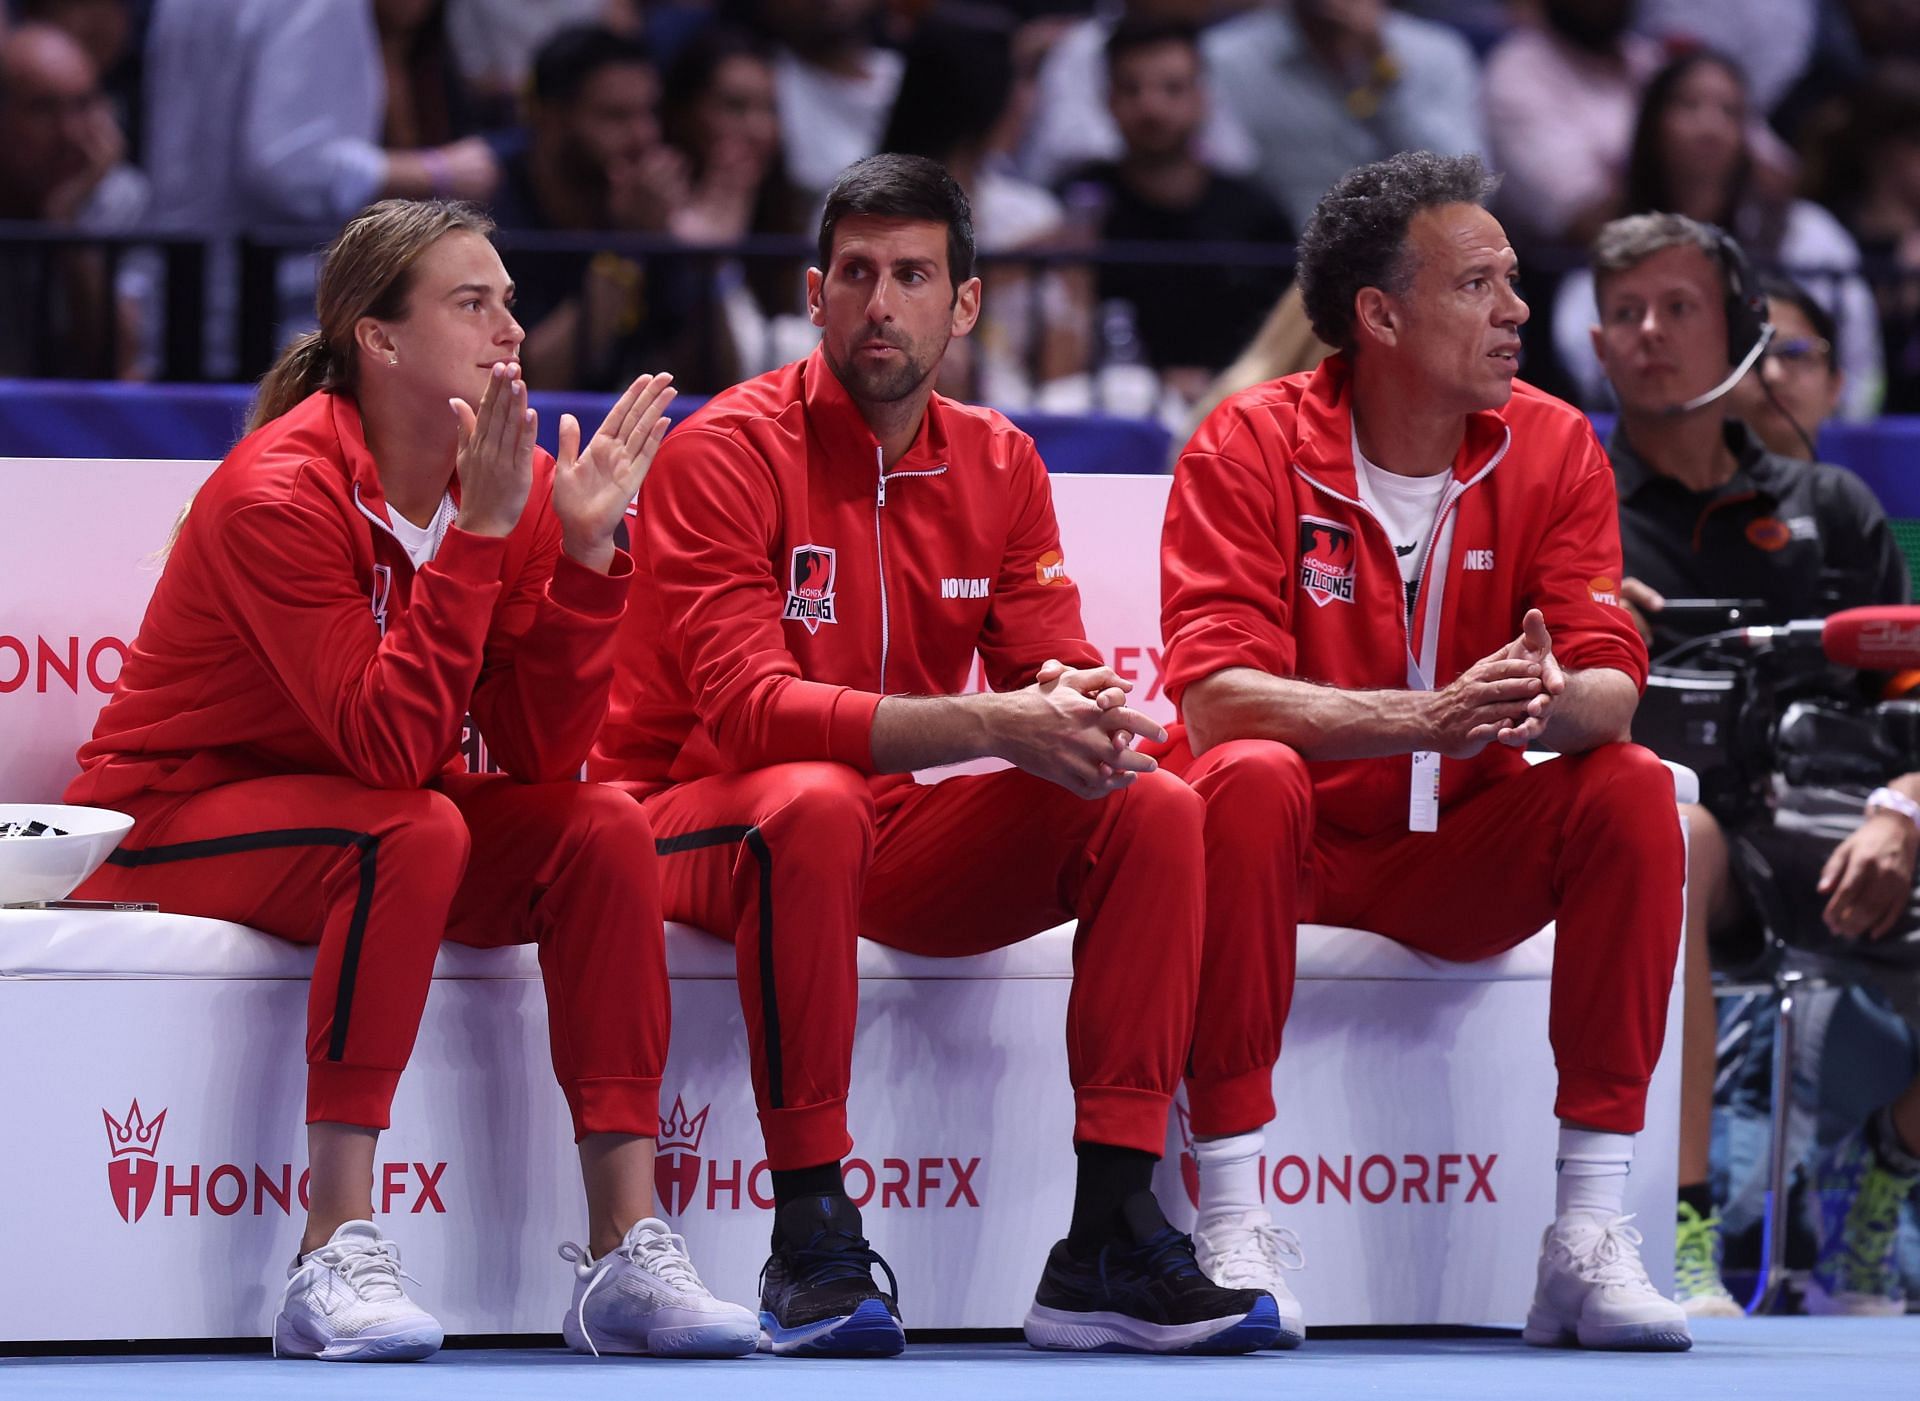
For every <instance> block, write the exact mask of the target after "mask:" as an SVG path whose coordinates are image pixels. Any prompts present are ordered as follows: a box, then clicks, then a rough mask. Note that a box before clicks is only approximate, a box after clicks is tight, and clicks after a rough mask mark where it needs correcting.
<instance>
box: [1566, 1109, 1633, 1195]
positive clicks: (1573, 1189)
mask: <svg viewBox="0 0 1920 1401" xmlns="http://www.w3.org/2000/svg"><path fill="white" fill-rule="evenodd" d="M1632 1166H1633V1135H1632V1134H1630V1133H1597V1132H1595V1131H1594V1130H1592V1129H1570V1128H1568V1127H1566V1126H1565V1125H1564V1124H1563V1125H1561V1128H1560V1151H1559V1153H1558V1155H1557V1161H1556V1162H1555V1163H1554V1167H1555V1168H1556V1170H1557V1172H1558V1176H1557V1177H1556V1178H1555V1179H1554V1190H1553V1210H1554V1214H1555V1215H1556V1216H1565V1215H1566V1214H1567V1213H1568V1212H1570V1211H1585V1212H1591V1213H1593V1214H1595V1215H1598V1216H1620V1215H1622V1214H1624V1213H1625V1211H1626V1203H1627V1171H1628V1169H1629V1168H1631V1167H1632Z"/></svg>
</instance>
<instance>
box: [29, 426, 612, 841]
mask: <svg viewBox="0 0 1920 1401" xmlns="http://www.w3.org/2000/svg"><path fill="white" fill-rule="evenodd" d="M552 479H553V460H552V458H550V457H548V456H547V455H546V454H544V453H537V454H536V462H535V468H534V484H533V491H532V494H531V496H530V497H529V499H528V506H527V510H526V512H525V514H524V515H522V517H521V520H520V524H519V525H518V526H516V527H515V528H514V530H513V532H512V534H510V535H508V536H507V537H506V538H505V539H492V538H488V537H484V536H478V535H469V534H467V533H466V532H465V531H462V530H460V529H458V528H457V527H456V528H453V529H449V530H448V531H447V535H446V539H445V540H444V541H443V542H442V544H441V546H440V549H439V551H438V553H437V554H436V555H435V557H434V558H433V560H432V561H430V562H429V563H428V564H427V565H426V566H425V567H424V568H422V569H421V570H420V571H419V572H418V573H417V574H416V573H415V571H414V568H413V565H412V563H411V562H410V561H409V560H408V558H407V554H406V551H405V550H404V549H402V548H401V545H400V542H399V541H398V540H397V539H396V538H395V537H394V535H393V533H392V530H391V529H390V527H389V526H388V524H387V512H386V500H385V498H384V497H383V496H382V494H381V491H380V479H379V476H378V474H377V472H376V470H375V468H374V462H373V457H372V455H371V454H370V453H369V452H368V450H367V445H366V439H365V436H364V434H363V432H362V430H361V425H360V413H359V409H358V408H357V406H356V405H355V404H354V402H353V400H352V399H350V398H347V397H345V396H341V395H335V394H330V393H320V394H315V395H313V396H311V397H310V398H308V399H306V400H305V401H304V402H302V403H301V404H299V405H298V406H296V407H295V408H293V409H292V410H290V411H289V412H288V413H286V414H284V415H283V416H281V417H280V418H277V419H275V420H274V421H273V422H271V423H269V424H267V425H265V426H264V427H262V428H261V429H260V430H259V431H258V432H255V433H252V434H250V435H249V436H248V437H246V438H244V439H243V440H242V441H241V442H240V443H239V444H238V445H237V446H236V447H235V448H234V449H233V451H232V452H230V453H229V454H228V455H227V458H226V460H225V461H224V462H222V463H221V464H220V466H219V467H218V468H217V469H215V471H214V473H213V475H212V476H211V477H209V478H208V479H207V482H206V485H204V486H203V487H202V488H201V489H200V493H199V495H198V496H196V497H195V498H194V503H193V510H192V511H191V512H190V513H189V514H188V516H187V519H186V524H185V526H184V527H183V529H182V530H181V533H180V538H179V539H178V541H176V542H175V544H174V548H173V552H172V555H171V556H170V558H169V559H168V561H167V567H166V572H165V573H164V574H162V575H161V577H160V583H159V586H158V587H157V588H156V589H155V590H154V595H153V598H152V600H151V602H150V603H149V604H148V606H147V613H146V617H145V618H144V619H143V620H142V622H141V624H140V633H139V635H138V636H137V637H136V638H135V639H134V643H133V648H132V652H131V655H130V656H129V657H128V660H127V664H126V666H125V668H124V669H123V670H122V671H121V674H120V680H119V684H118V685H116V686H115V687H114V692H113V696H112V698H111V699H109V700H108V702H107V705H106V708H105V709H104V710H102V711H101V712H100V717H99V720H98V721H97V722H96V724H95V725H94V731H93V738H92V739H90V740H89V741H88V742H87V743H86V744H85V745H84V746H82V748H81V750H80V766H81V770H82V772H81V774H80V776H79V777H78V778H76V779H75V780H74V781H73V782H72V784H70V785H69V786H68V788H67V795H66V796H67V801H68V802H73V803H103V804H107V805H112V804H114V803H116V802H120V801H123V800H125V799H128V798H130V797H134V796H136V795H140V794H145V793H154V792H159V793H181V794H186V793H195V792H200V791H203V790H205V789H208V788H212V787H214V786H216V785H218V784H224V783H233V782H236V781H239V780H241V779H249V778H262V777H266V776H269V775H275V774H337V775H342V776H345V777H349V778H354V779H358V780H359V781H360V782H362V783H364V784H367V785H368V786H369V787H374V788H418V787H420V786H422V785H423V784H425V783H426V782H428V781H429V780H430V779H432V778H433V777H435V776H436V775H437V774H439V773H442V772H458V771H460V770H462V769H463V768H464V767H465V761H464V759H462V758H461V756H460V752H459V743H460V734H461V728H462V723H463V720H464V718H465V716H466V714H467V712H468V709H469V707H471V710H472V713H473V715H474V718H475V719H476V720H477V721H478V722H479V725H480V729H481V731H482V733H483V734H484V735H485V736H486V739H487V743H488V745H489V747H490V749H491V750H492V752H493V755H494V757H495V759H496V760H498V761H499V762H500V763H501V765H502V766H503V767H504V768H505V769H506V770H507V772H508V773H510V774H512V775H514V776H515V777H517V778H520V779H523V780H526V781H529V782H544V781H555V780H560V779H566V778H571V777H573V776H574V775H575V774H577V773H578V772H579V768H580V764H581V762H582V761H583V760H584V758H585V757H586V753H587V750H588V748H589V746H590V745H591V744H592V742H593V735H594V732H595V730H596V729H597V728H598V727H599V724H600V721H601V718H602V716H603V714H604V712H605V708H606V697H607V691H608V688H609V686H610V684H611V679H612V656H611V653H612V646H613V639H614V633H615V624H616V622H617V620H618V619H619V617H620V615H621V612H622V611H623V609H624V607H625V600H626V592H627V579H628V576H629V575H630V574H631V573H632V563H631V561H630V560H628V559H627V558H626V557H625V555H619V556H617V557H616V560H615V565H614V569H613V572H612V573H611V574H610V575H601V574H598V573H595V572H594V571H592V570H590V569H586V568H584V567H583V566H581V565H579V564H576V563H575V562H574V561H573V560H572V559H570V558H568V557H567V556H566V555H564V554H563V553H562V551H561V541H560V525H559V521H558V520H557V519H556V518H555V517H554V514H553V508H552V505H551V502H550V500H549V496H550V492H551V482H552ZM456 492H457V484H456Z"/></svg>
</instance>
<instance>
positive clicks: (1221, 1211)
mask: <svg viewBox="0 0 1920 1401" xmlns="http://www.w3.org/2000/svg"><path fill="white" fill-rule="evenodd" d="M1266 1146H1267V1136H1266V1134H1265V1133H1264V1132H1263V1131H1261V1130H1260V1129H1255V1130H1254V1131H1253V1132H1252V1133H1241V1134H1235V1135H1234V1136H1233V1137H1231V1138H1211V1139H1202V1140H1201V1141H1199V1142H1198V1143H1196V1144H1194V1145H1193V1156H1194V1158H1195V1160H1196V1161H1197V1162H1198V1163H1199V1164H1200V1224H1201V1225H1205V1224H1206V1223H1207V1222H1209V1221H1211V1220H1213V1219H1215V1218H1216V1217H1221V1216H1237V1215H1239V1214H1241V1213H1242V1212H1248V1211H1264V1210H1265V1207H1264V1206H1263V1205H1262V1203H1261V1201H1260V1155H1261V1153H1263V1152H1265V1151H1266Z"/></svg>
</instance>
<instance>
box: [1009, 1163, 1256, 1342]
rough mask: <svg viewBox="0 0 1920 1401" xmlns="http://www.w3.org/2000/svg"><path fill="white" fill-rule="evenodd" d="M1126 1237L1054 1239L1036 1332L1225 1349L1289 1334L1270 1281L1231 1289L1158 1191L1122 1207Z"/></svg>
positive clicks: (1036, 1338) (1071, 1338) (1031, 1329)
mask: <svg viewBox="0 0 1920 1401" xmlns="http://www.w3.org/2000/svg"><path fill="white" fill-rule="evenodd" d="M1121 1216H1122V1219H1123V1221H1124V1225H1125V1238H1123V1239H1120V1240H1116V1241H1112V1242H1109V1243H1108V1244H1106V1245H1103V1246H1101V1247H1100V1249H1099V1250H1098V1251H1097V1252H1096V1253H1094V1254H1093V1255H1091V1256H1081V1255H1077V1254H1075V1253H1074V1252H1073V1251H1072V1250H1070V1249H1069V1248H1068V1246H1067V1243H1066V1242H1065V1241H1061V1242H1060V1243H1059V1244H1057V1245H1056V1246H1054V1248H1053V1252H1052V1253H1051V1254H1050V1255H1048V1257H1047V1267H1046V1270H1045V1271H1044V1272H1043V1273H1042V1274H1041V1276H1040V1288H1039V1291H1038V1292H1037V1293H1036V1294H1035V1296H1034V1300H1033V1307H1032V1308H1031V1309H1029V1310H1028V1311H1027V1320H1026V1329H1025V1331H1026V1335H1027V1342H1028V1343H1029V1344H1030V1345H1031V1346H1033V1347H1036V1348H1043V1349H1046V1350H1049V1351H1057V1352H1155V1353H1192V1354H1203V1355H1209V1356H1217V1355H1219V1354H1222V1353H1239V1352H1256V1351H1258V1350H1259V1349H1261V1348H1264V1347H1269V1346H1271V1345H1272V1344H1273V1343H1274V1342H1276V1341H1277V1340H1278V1339H1279V1337H1280V1331H1281V1325H1280V1310H1279V1307H1278V1306H1277V1305H1276V1304H1275V1303H1274V1301H1273V1296H1272V1295H1271V1294H1269V1293H1267V1292H1266V1291H1265V1290H1264V1289H1222V1288H1221V1287H1220V1286H1219V1285H1217V1284H1215V1283H1214V1282H1213V1281H1212V1280H1210V1279H1208V1278H1207V1277H1206V1275H1205V1274H1203V1273H1202V1272H1201V1270H1200V1266H1199V1263H1198V1262H1197V1261H1196V1260H1195V1259H1194V1256H1193V1241H1192V1239H1191V1238H1190V1237H1188V1236H1185V1235H1183V1234H1181V1233H1180V1232H1179V1231H1176V1230H1174V1229H1173V1227H1172V1226H1170V1225H1168V1224H1167V1219H1166V1217H1165V1216H1163V1215H1162V1214H1161V1212H1160V1204H1159V1203H1158V1202H1156V1201H1155V1200H1154V1199H1153V1194H1152V1193H1151V1192H1139V1193H1136V1194H1135V1195H1134V1196H1132V1197H1130V1198H1129V1199H1128V1200H1127V1202H1126V1205H1125V1206H1124V1207H1123V1208H1122V1209H1121Z"/></svg>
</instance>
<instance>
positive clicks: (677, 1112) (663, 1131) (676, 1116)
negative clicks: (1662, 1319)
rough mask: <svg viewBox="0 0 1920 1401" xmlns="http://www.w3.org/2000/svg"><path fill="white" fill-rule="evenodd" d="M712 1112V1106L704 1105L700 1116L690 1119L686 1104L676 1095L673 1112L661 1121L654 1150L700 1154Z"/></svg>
mask: <svg viewBox="0 0 1920 1401" xmlns="http://www.w3.org/2000/svg"><path fill="white" fill-rule="evenodd" d="M712 1111H713V1106H712V1105H710V1104H706V1105H702V1106H701V1107H700V1112H699V1113H698V1114H696V1115H694V1116H693V1117H692V1118H688V1117H687V1106H686V1104H685V1103H684V1102H682V1100H681V1098H680V1096H679V1095H675V1096H674V1097H673V1108H672V1110H671V1111H669V1112H668V1114H667V1115H666V1116H665V1117H664V1118H662V1119H661V1120H660V1137H659V1138H658V1139H656V1140H655V1141H654V1150H655V1151H656V1152H659V1153H666V1152H672V1151H676V1150H684V1151H686V1152H688V1153H698V1152H699V1151H700V1137H701V1135H702V1134H704V1133H706V1131H707V1115H708V1114H710V1113H711V1112H712Z"/></svg>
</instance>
